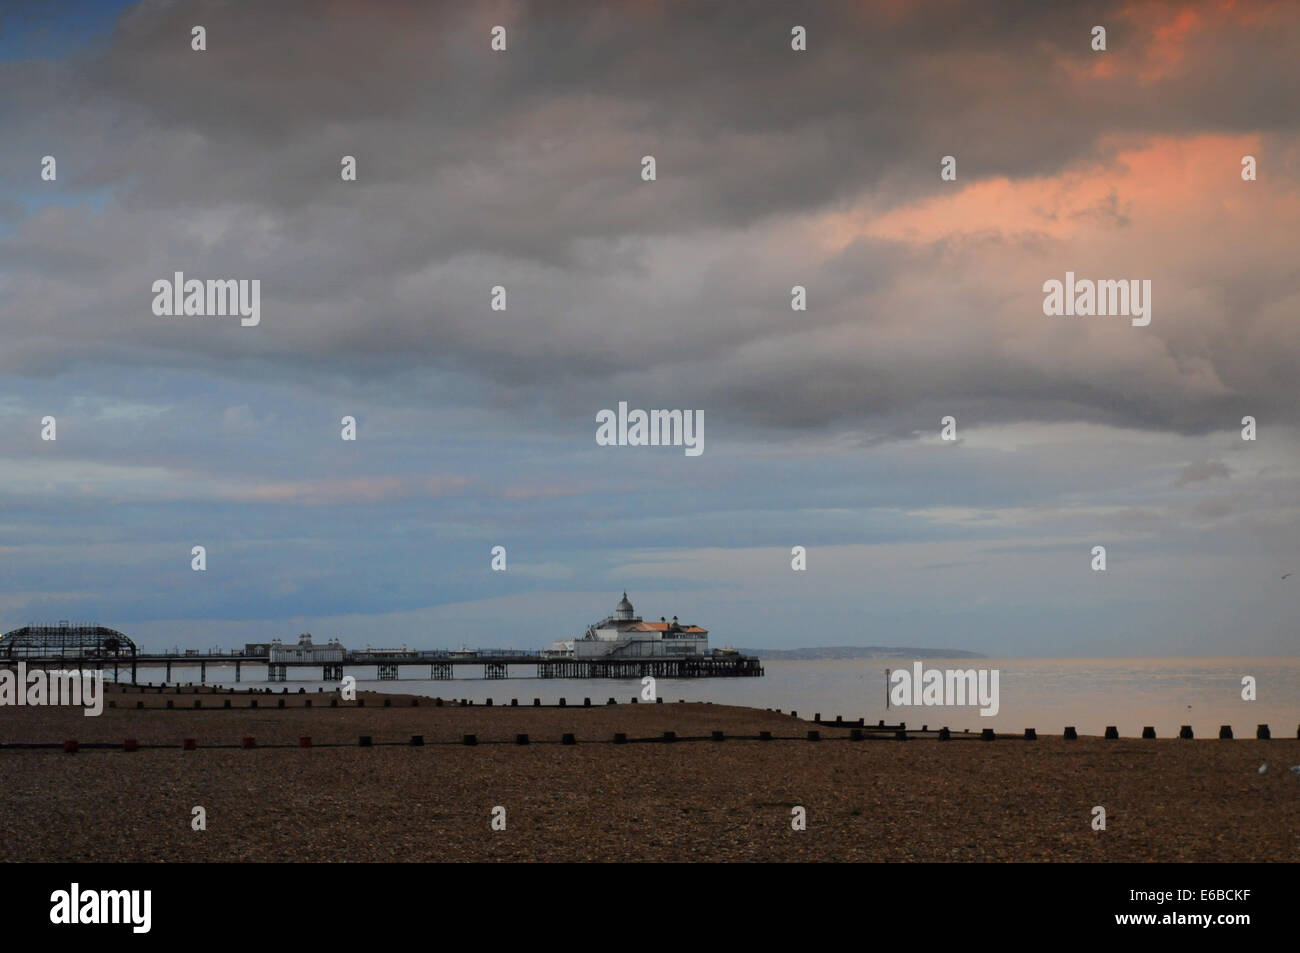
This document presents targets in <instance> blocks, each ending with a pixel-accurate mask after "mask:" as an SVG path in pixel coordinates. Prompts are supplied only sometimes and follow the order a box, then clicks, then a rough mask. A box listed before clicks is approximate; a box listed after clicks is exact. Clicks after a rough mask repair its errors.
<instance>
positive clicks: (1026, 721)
mask: <svg viewBox="0 0 1300 953" xmlns="http://www.w3.org/2000/svg"><path fill="white" fill-rule="evenodd" d="M925 667H926V668H941V669H944V668H958V669H967V668H987V669H997V670H999V671H1000V673H1001V675H1000V682H999V689H1000V692H999V695H1000V702H1001V705H1000V709H999V711H998V714H997V715H996V716H994V717H988V716H981V715H980V714H979V709H977V708H955V707H947V708H941V707H934V706H926V707H920V706H918V707H912V708H898V707H896V706H895V707H891V708H890V709H889V710H888V711H887V710H886V708H885V669H886V668H893V669H898V668H910V662H907V661H901V660H898V659H860V660H850V661H807V662H785V661H781V662H765V663H764V668H765V669H766V672H767V674H766V675H765V676H764V677H763V678H718V679H660V680H659V684H658V691H659V695H660V697H662V698H663V699H664V701H665V702H675V701H677V700H678V699H686V700H687V701H710V702H716V703H719V704H726V705H747V706H750V707H755V708H780V709H782V710H784V711H790V710H792V709H793V710H795V711H798V712H799V715H800V717H807V718H811V717H812V716H813V715H814V714H815V713H821V715H822V717H823V718H830V719H833V718H834V717H835V716H836V715H843V716H844V717H845V718H846V719H853V720H856V719H858V718H866V719H867V721H868V723H873V722H876V721H878V720H880V719H882V718H883V719H885V720H886V721H887V722H889V723H896V722H898V721H904V722H906V723H907V724H909V725H921V724H928V725H930V726H931V727H936V726H941V725H947V726H949V727H950V728H953V729H956V730H961V729H963V728H969V729H971V730H973V731H977V730H979V729H980V728H996V729H998V730H999V731H1016V732H1019V731H1020V730H1022V729H1024V728H1036V729H1037V730H1038V731H1039V733H1040V734H1044V733H1047V734H1055V733H1057V732H1059V731H1060V730H1061V729H1062V728H1063V727H1064V726H1065V725H1074V726H1076V727H1077V728H1078V729H1079V731H1080V732H1081V733H1084V734H1101V733H1102V732H1103V731H1104V730H1105V728H1106V726H1107V725H1116V726H1118V728H1119V732H1120V734H1121V735H1125V736H1137V735H1140V734H1141V732H1142V728H1143V727H1144V726H1145V725H1153V726H1154V727H1155V729H1156V732H1157V733H1158V735H1159V736H1160V737H1169V736H1171V735H1176V734H1177V732H1178V728H1179V726H1181V725H1191V726H1192V728H1193V730H1194V731H1195V732H1196V735H1197V737H1207V736H1208V737H1216V736H1217V735H1218V730H1219V726H1220V725H1232V727H1233V731H1234V733H1235V734H1236V735H1237V737H1254V733H1255V726H1256V725H1257V724H1268V725H1269V726H1270V727H1271V728H1272V731H1273V735H1274V737H1291V738H1294V737H1295V735H1296V729H1297V725H1300V659H1294V658H1287V659H1186V660H1184V659H1006V660H999V659H958V660H944V659H927V660H925ZM472 670H473V669H471V671H472ZM308 671H311V670H310V669H303V670H301V673H302V674H305V673H306V672H308ZM532 671H533V669H532V666H529V665H520V666H513V667H512V671H511V675H512V676H513V675H517V676H520V677H512V678H509V679H494V680H490V681H489V680H485V679H451V680H446V681H436V682H435V681H429V680H427V679H422V678H420V677H419V676H420V675H421V674H427V673H428V669H427V668H425V667H424V666H418V665H411V666H403V667H402V673H401V674H402V676H403V677H402V679H401V680H400V681H397V682H392V681H385V682H380V681H371V680H368V679H365V680H363V679H361V678H360V677H359V676H360V675H362V674H370V673H372V672H373V670H372V669H368V668H367V667H362V666H357V667H353V668H349V669H348V674H351V675H353V676H358V681H357V685H358V687H359V688H363V689H367V690H372V691H390V692H405V693H409V694H415V695H427V696H430V697H432V696H441V697H443V698H465V699H470V700H473V701H474V702H476V703H480V704H481V703H482V702H484V701H486V700H487V699H489V698H491V699H492V700H493V702H494V703H495V704H498V705H500V704H502V703H505V704H509V702H510V699H511V698H518V699H519V702H520V704H521V705H531V704H532V700H533V699H534V698H541V700H542V702H543V703H544V704H553V703H554V702H555V701H557V700H558V699H559V698H564V699H566V701H567V702H568V703H569V704H571V705H572V704H578V705H581V704H582V700H583V698H584V697H590V698H591V700H592V703H593V704H603V703H604V702H605V701H606V699H608V698H610V697H611V696H612V697H614V698H617V699H618V700H619V701H620V702H625V701H628V700H630V699H631V698H632V696H633V695H639V694H640V691H641V684H640V681H639V680H634V679H537V678H530V677H527V676H528V675H530V674H531V672H532ZM172 675H173V678H172V681H173V682H182V683H184V682H189V681H194V682H197V681H198V677H199V672H198V669H197V667H194V668H188V667H181V666H174V667H173V669H172ZM208 675H209V679H210V681H217V682H219V683H220V684H223V685H233V684H234V683H233V670H232V669H225V668H217V667H209V669H208ZM243 675H244V680H243V682H242V683H241V687H245V688H248V687H266V686H268V685H270V686H271V687H272V688H273V690H275V691H277V692H278V691H279V690H280V688H281V687H282V686H281V685H280V684H279V683H274V684H272V683H268V682H266V681H264V679H265V677H266V676H265V667H264V666H254V665H249V666H245V668H244V672H243ZM1245 675H1253V676H1254V677H1255V680H1256V683H1257V700H1256V701H1253V702H1248V701H1243V700H1242V698H1241V691H1242V686H1241V679H1242V677H1243V676H1245ZM161 676H162V670H161V669H150V670H142V672H141V680H142V681H148V680H149V679H153V681H154V683H155V684H157V683H158V682H159V681H160V679H161ZM286 684H287V686H288V688H289V690H290V691H291V692H296V691H297V690H298V689H299V688H305V689H306V690H307V691H309V692H315V691H316V689H317V688H318V687H324V688H325V689H326V690H327V691H328V690H330V689H332V688H334V687H335V685H334V684H333V683H325V682H319V681H307V680H304V681H290V682H288V683H286Z"/></svg>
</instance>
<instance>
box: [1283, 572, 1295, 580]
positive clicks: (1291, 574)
mask: <svg viewBox="0 0 1300 953" xmlns="http://www.w3.org/2000/svg"><path fill="white" fill-rule="evenodd" d="M1294 575H1295V573H1293V572H1289V573H1287V574H1286V576H1283V577H1282V578H1283V579H1286V578H1287V576H1294Z"/></svg>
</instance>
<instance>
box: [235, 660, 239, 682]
mask: <svg viewBox="0 0 1300 953" xmlns="http://www.w3.org/2000/svg"><path fill="white" fill-rule="evenodd" d="M235 681H239V663H238V662H236V663H235Z"/></svg>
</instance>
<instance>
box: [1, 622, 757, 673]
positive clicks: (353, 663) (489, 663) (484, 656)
mask: <svg viewBox="0 0 1300 953" xmlns="http://www.w3.org/2000/svg"><path fill="white" fill-rule="evenodd" d="M19 662H21V663H23V664H24V665H25V666H26V668H27V669H29V670H31V669H81V670H85V671H102V672H105V673H106V674H107V673H108V672H110V671H111V672H112V673H113V678H114V680H115V681H123V677H124V676H125V675H126V674H127V673H129V674H130V684H132V685H136V684H139V679H140V671H141V670H142V669H159V668H161V669H162V670H163V675H164V681H165V682H170V681H171V680H172V668H173V666H175V667H184V668H194V667H197V668H198V670H199V683H200V684H207V678H208V669H209V668H213V667H216V668H220V669H222V670H223V671H227V672H228V671H230V670H232V669H233V674H234V681H235V682H241V681H242V680H243V668H244V666H245V665H250V664H251V665H264V666H266V680H267V681H269V682H287V681H290V678H289V673H290V670H295V671H297V670H301V669H308V670H314V671H317V672H320V680H321V681H325V682H339V681H342V680H343V677H344V675H345V674H347V673H348V670H349V669H351V670H353V674H354V675H355V676H356V677H357V678H358V679H360V680H369V679H370V678H373V679H374V680H376V681H398V680H404V681H410V680H420V681H427V680H432V681H437V680H443V679H452V678H475V677H481V678H485V679H502V678H509V677H510V666H512V665H513V666H528V667H531V668H532V670H533V672H534V675H533V677H535V678H542V679H547V678H642V677H644V676H646V675H650V676H653V677H655V678H738V677H751V678H752V677H761V676H762V675H763V665H762V662H761V661H760V660H759V659H758V658H755V657H753V656H746V655H737V654H734V653H724V652H717V653H713V654H709V655H656V656H647V657H644V658H625V657H624V658H618V657H616V658H611V657H608V656H604V657H595V658H574V657H557V656H555V655H554V654H553V653H549V652H541V651H529V650H524V649H480V650H469V649H459V650H445V649H442V650H439V649H434V650H426V651H397V650H392V649H383V650H362V651H356V652H349V651H346V650H344V649H342V647H341V646H340V647H338V648H337V651H336V652H335V653H333V654H332V656H331V657H330V658H329V659H328V660H322V659H319V658H302V659H295V658H292V657H290V658H287V659H286V658H283V657H280V658H276V659H275V660H273V659H272V655H271V653H270V651H268V652H266V653H265V654H260V653H257V654H250V653H247V652H239V651H233V652H229V653H227V652H220V651H209V652H199V651H196V650H194V649H189V650H185V651H183V652H179V651H178V652H162V653H150V652H141V651H139V649H138V648H137V647H136V645H135V643H134V642H133V641H132V640H131V639H129V638H128V637H127V636H125V635H123V634H122V633H121V632H117V631H115V630H112V629H106V628H104V627H102V626H78V627H70V626H66V625H60V626H41V627H34V626H28V627H25V628H23V629H15V630H14V631H12V632H9V633H6V634H5V635H4V636H0V666H4V667H8V668H13V667H15V666H16V665H17V664H18V663H19ZM402 666H406V667H407V668H408V671H409V669H410V668H412V667H414V668H416V669H417V670H419V671H420V672H421V674H419V675H414V676H412V675H407V676H406V677H405V678H402V675H401V668H402ZM366 669H369V670H370V672H369V673H367V672H366V671H364V670H366ZM358 670H361V671H358Z"/></svg>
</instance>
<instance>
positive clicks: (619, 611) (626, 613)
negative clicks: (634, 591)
mask: <svg viewBox="0 0 1300 953" xmlns="http://www.w3.org/2000/svg"><path fill="white" fill-rule="evenodd" d="M614 618H615V619H619V620H626V619H634V618H636V615H635V613H634V612H633V609H632V603H630V602H628V600H627V593H626V592H624V593H623V598H622V599H620V600H619V603H618V605H617V606H616V607H615V609H614Z"/></svg>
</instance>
